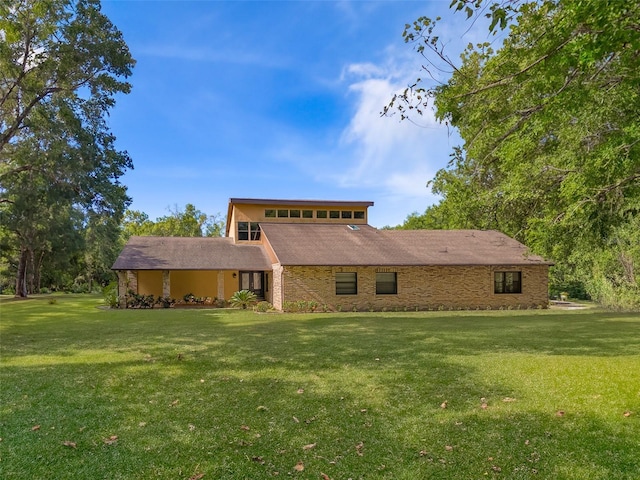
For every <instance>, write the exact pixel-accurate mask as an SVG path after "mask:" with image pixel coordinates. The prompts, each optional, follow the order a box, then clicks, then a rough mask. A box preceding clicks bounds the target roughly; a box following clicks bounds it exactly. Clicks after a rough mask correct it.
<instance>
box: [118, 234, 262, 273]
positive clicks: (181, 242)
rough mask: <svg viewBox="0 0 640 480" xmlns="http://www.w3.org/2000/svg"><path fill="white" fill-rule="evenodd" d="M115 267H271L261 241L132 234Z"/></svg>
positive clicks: (198, 268) (167, 268) (255, 268)
mask: <svg viewBox="0 0 640 480" xmlns="http://www.w3.org/2000/svg"><path fill="white" fill-rule="evenodd" d="M111 268H112V269H113V270H270V269H271V261H269V258H268V257H267V255H266V253H265V251H264V249H263V247H262V246H260V245H234V244H233V240H232V239H230V238H209V237H204V238H199V237H196V238H194V237H131V238H130V239H129V241H128V242H127V244H126V245H125V246H124V248H123V250H122V252H121V253H120V256H119V257H118V258H117V260H116V262H115V263H114V264H113V267H111Z"/></svg>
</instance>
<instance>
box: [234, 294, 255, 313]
mask: <svg viewBox="0 0 640 480" xmlns="http://www.w3.org/2000/svg"><path fill="white" fill-rule="evenodd" d="M257 302H258V297H257V296H256V294H255V293H253V292H252V291H251V290H239V291H237V292H235V293H234V294H233V295H232V296H231V298H230V299H229V304H230V305H231V306H232V307H236V308H237V307H240V308H242V309H243V310H244V309H246V308H247V307H250V306H252V305H255V304H256V303H257Z"/></svg>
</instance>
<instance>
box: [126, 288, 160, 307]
mask: <svg viewBox="0 0 640 480" xmlns="http://www.w3.org/2000/svg"><path fill="white" fill-rule="evenodd" d="M155 303H156V302H155V298H154V297H153V295H144V294H140V293H136V292H134V291H133V290H129V293H128V294H127V307H129V308H153V305H154V304H155Z"/></svg>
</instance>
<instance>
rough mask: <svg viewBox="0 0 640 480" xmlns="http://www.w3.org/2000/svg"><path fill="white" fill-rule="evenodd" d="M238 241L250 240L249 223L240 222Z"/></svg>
mask: <svg viewBox="0 0 640 480" xmlns="http://www.w3.org/2000/svg"><path fill="white" fill-rule="evenodd" d="M238 240H249V222H238Z"/></svg>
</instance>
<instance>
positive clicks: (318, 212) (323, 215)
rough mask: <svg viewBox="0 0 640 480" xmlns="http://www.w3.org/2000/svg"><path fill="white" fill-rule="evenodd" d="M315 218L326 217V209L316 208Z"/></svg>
mask: <svg viewBox="0 0 640 480" xmlns="http://www.w3.org/2000/svg"><path fill="white" fill-rule="evenodd" d="M316 218H327V211H326V210H318V211H317V212H316Z"/></svg>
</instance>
